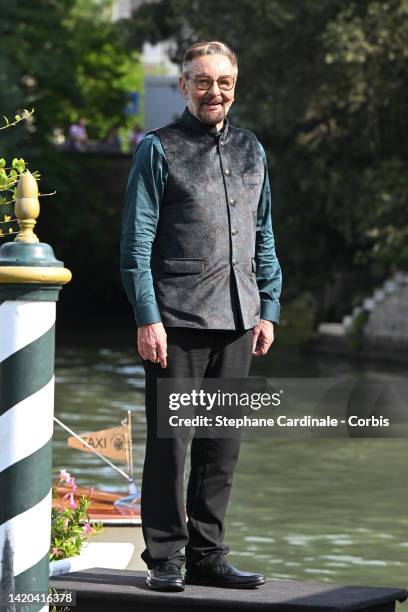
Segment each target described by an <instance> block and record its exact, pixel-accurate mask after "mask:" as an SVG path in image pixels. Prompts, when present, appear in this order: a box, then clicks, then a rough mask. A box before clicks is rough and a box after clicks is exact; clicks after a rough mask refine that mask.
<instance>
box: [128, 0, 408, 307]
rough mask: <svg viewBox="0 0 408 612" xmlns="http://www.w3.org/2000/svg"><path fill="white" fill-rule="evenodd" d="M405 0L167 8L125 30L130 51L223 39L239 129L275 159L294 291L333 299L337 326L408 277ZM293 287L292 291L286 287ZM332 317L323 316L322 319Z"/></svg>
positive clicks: (281, 245) (260, 0)
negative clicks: (232, 68) (399, 274)
mask: <svg viewBox="0 0 408 612" xmlns="http://www.w3.org/2000/svg"><path fill="white" fill-rule="evenodd" d="M407 13H408V2H407V0H389V1H387V2H386V3H382V2H378V1H376V0H359V1H358V2H357V1H350V2H347V3H344V2H342V1H341V0H311V1H308V2H298V1H297V0H237V1H236V2H234V3H231V2H229V1H227V0H217V1H215V0H205V1H204V0H195V1H194V2H193V3H191V2H188V1H187V0H171V1H169V0H162V1H161V2H159V3H154V4H146V5H143V6H142V7H141V8H140V9H139V10H138V11H137V12H136V13H135V14H134V16H133V19H132V20H131V21H130V22H124V23H123V24H122V27H123V30H124V34H125V35H126V39H127V44H128V45H129V47H130V48H138V46H140V44H141V42H142V41H143V40H150V41H151V42H157V41H159V40H172V41H173V59H174V60H176V61H180V60H181V57H182V53H183V50H184V49H185V48H187V46H189V45H190V44H192V43H193V42H196V41H197V40H215V39H219V40H223V41H225V42H227V44H230V46H231V47H232V48H233V49H234V50H235V51H236V53H237V55H238V59H239V79H238V85H237V96H236V99H237V102H236V104H235V105H234V106H233V108H232V113H231V120H232V121H233V120H236V121H238V122H239V124H240V125H242V126H243V127H247V128H249V129H251V130H253V131H254V132H255V133H256V134H257V135H258V137H259V138H260V140H261V142H262V143H263V144H264V146H265V148H266V149H267V154H268V158H269V163H270V172H271V182H272V190H273V198H274V201H273V221H274V224H275V226H276V227H277V228H279V231H278V233H277V248H278V254H279V257H280V259H281V262H282V265H283V270H284V274H285V276H286V278H287V279H290V282H288V285H287V286H286V291H288V292H289V293H290V292H292V293H296V292H298V291H299V289H302V288H308V289H311V290H313V292H315V293H316V295H317V296H320V297H321V296H323V294H326V295H327V289H328V287H329V286H330V285H334V283H335V279H336V278H337V279H338V278H339V277H341V276H342V277H344V278H347V279H348V280H349V281H350V273H357V275H358V279H359V280H358V282H357V284H356V286H355V287H354V288H353V287H352V286H351V285H349V294H348V295H347V299H346V300H345V301H343V302H342V303H341V304H340V306H339V302H338V300H337V297H336V294H335V292H334V293H332V298H331V304H329V303H328V304H327V307H328V308H329V307H330V306H332V311H331V313H329V314H331V315H332V316H336V317H339V316H341V315H342V314H343V313H344V312H346V311H347V310H348V309H349V307H350V301H351V299H352V297H353V295H352V293H353V292H354V297H358V296H359V293H360V291H362V292H364V291H365V290H367V287H368V285H370V284H371V283H374V282H377V281H378V280H379V279H380V278H381V277H382V275H384V274H387V273H390V272H391V271H393V270H394V269H395V268H402V267H405V268H407V267H408V248H407V246H406V245H407V240H406V238H407V233H408V230H407V226H408V207H407V206H406V204H407V193H408V184H407V178H406V172H405V171H404V167H405V165H406V159H407V153H408V150H407V149H408V145H407V142H406V139H404V138H403V134H405V133H406V132H407V127H408V125H407V123H408V116H407V114H406V112H405V108H406V104H407V95H408V94H407V92H408V82H407V81H408V72H407V70H406V60H407V56H408V19H406V17H407ZM288 286H289V288H290V289H288ZM328 308H326V313H325V314H326V316H328Z"/></svg>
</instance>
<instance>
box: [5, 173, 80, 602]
mask: <svg viewBox="0 0 408 612" xmlns="http://www.w3.org/2000/svg"><path fill="white" fill-rule="evenodd" d="M39 212H40V206H39V200H38V187H37V181H36V180H35V178H34V177H33V176H32V174H30V173H29V172H25V173H23V174H22V175H21V177H20V180H19V182H18V185H17V192H16V205H15V213H16V217H17V219H18V223H19V226H20V232H19V233H18V234H17V236H16V238H15V240H14V241H13V242H6V243H4V244H3V245H2V247H1V248H0V594H1V596H2V600H1V602H0V610H5V611H6V612H14V610H16V611H17V610H24V609H25V606H22V605H21V604H18V603H13V600H15V597H14V596H10V594H18V595H20V596H21V594H23V598H22V600H24V599H26V600H27V601H28V600H29V599H30V598H31V595H30V597H29V598H28V599H27V597H26V595H24V594H31V593H33V592H36V593H38V592H43V593H46V592H48V578H49V561H48V559H49V548H50V538H51V499H52V488H51V487H52V475H51V472H52V435H53V416H54V414H53V413H54V342H55V334H54V332H55V310H56V304H55V303H56V301H57V300H58V295H59V291H60V289H61V287H62V285H64V284H65V283H68V282H69V281H70V280H71V272H70V271H69V270H67V269H66V268H64V264H63V262H61V261H58V260H57V259H56V258H55V256H54V252H53V250H52V248H51V247H50V246H49V245H48V244H45V243H42V242H39V240H38V238H37V236H36V235H35V234H34V231H33V228H34V226H35V224H36V219H37V217H38V215H39ZM17 599H18V598H17ZM20 599H21V597H20ZM27 609H29V610H31V611H32V612H37V611H39V610H41V612H42V611H45V610H48V605H46V604H44V603H42V602H41V599H40V601H39V602H38V603H34V605H30V607H29V608H27Z"/></svg>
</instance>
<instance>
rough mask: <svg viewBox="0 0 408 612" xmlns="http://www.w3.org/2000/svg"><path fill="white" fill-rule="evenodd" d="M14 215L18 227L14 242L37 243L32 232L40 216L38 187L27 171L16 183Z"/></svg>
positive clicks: (36, 238)
mask: <svg viewBox="0 0 408 612" xmlns="http://www.w3.org/2000/svg"><path fill="white" fill-rule="evenodd" d="M15 213H16V217H17V219H18V224H19V226H20V231H19V233H18V234H17V236H16V238H15V242H39V239H38V237H37V236H36V235H35V233H34V231H33V229H34V226H35V224H36V223H37V221H36V219H37V217H38V215H39V214H40V202H39V200H38V185H37V181H36V180H35V178H34V177H33V175H32V174H31V172H30V171H29V170H27V171H26V172H23V174H22V175H21V176H20V179H19V181H18V183H17V191H16V205H15Z"/></svg>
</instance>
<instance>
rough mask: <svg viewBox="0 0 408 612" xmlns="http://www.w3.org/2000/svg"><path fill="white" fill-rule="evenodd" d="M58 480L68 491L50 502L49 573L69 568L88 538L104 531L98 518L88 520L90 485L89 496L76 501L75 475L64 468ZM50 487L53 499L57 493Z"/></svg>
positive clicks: (53, 573)
mask: <svg viewBox="0 0 408 612" xmlns="http://www.w3.org/2000/svg"><path fill="white" fill-rule="evenodd" d="M59 482H60V483H61V484H62V483H65V486H68V488H69V491H68V493H66V494H65V495H64V496H63V498H62V501H61V504H60V505H53V507H52V511H51V542H50V553H49V560H50V576H51V575H55V574H57V573H62V572H66V571H70V568H71V566H72V560H73V559H75V560H76V559H78V557H79V556H80V555H81V552H83V550H84V549H85V548H86V546H87V543H88V538H89V537H90V536H93V535H96V534H98V533H100V532H101V531H102V530H103V525H102V523H101V522H100V521H93V522H91V521H90V519H89V514H88V508H89V504H90V503H91V495H92V492H93V488H91V489H90V490H89V494H88V495H82V496H81V498H80V499H79V500H77V501H76V500H75V499H74V493H75V491H76V490H77V488H78V487H77V484H76V483H75V478H74V476H71V474H69V473H68V472H67V471H66V470H61V471H60V473H59ZM52 490H53V498H54V499H56V498H57V497H58V495H57V492H56V487H55V486H54V485H53V488H52ZM65 499H68V500H69V501H68V503H66V502H65V503H64V501H63V500H65ZM62 561H63V562H62ZM61 562H62V563H61Z"/></svg>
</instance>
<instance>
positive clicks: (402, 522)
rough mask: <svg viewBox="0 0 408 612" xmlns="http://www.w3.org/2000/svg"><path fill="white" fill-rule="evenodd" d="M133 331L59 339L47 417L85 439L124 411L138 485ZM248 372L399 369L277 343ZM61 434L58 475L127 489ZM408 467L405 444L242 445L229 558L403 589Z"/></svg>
mask: <svg viewBox="0 0 408 612" xmlns="http://www.w3.org/2000/svg"><path fill="white" fill-rule="evenodd" d="M99 329H101V328H99ZM133 335H134V332H133V330H131V331H130V332H129V331H126V330H122V331H121V332H118V333H110V334H108V333H107V331H101V332H100V333H99V334H98V335H97V337H95V336H94V337H93V338H89V337H88V336H89V334H88V335H87V337H86V338H85V337H84V334H83V333H77V334H76V335H75V334H73V335H70V336H69V335H68V336H66V337H64V338H63V339H62V340H60V341H59V343H58V345H57V352H56V398H55V415H56V416H57V417H58V418H59V419H61V420H62V421H63V422H65V423H66V424H67V425H68V426H70V427H72V428H73V429H74V430H75V431H76V432H78V433H81V432H86V431H95V430H98V429H104V428H108V427H113V426H115V425H118V424H119V423H120V420H121V419H123V418H125V417H126V414H127V410H128V409H131V410H132V416H133V436H134V463H135V475H136V481H137V484H138V485H139V486H140V483H141V474H142V465H143V455H144V440H145V431H146V427H145V420H144V404H143V389H144V371H143V367H142V366H141V364H140V362H139V360H138V356H137V354H136V352H135V351H134V349H133V346H132V345H133V343H134V339H133V337H132V336H133ZM251 374H252V375H259V376H267V377H285V378H290V377H312V376H317V377H338V376H343V375H348V376H350V375H351V376H360V375H362V376H370V377H373V378H378V377H381V378H382V379H385V380H387V379H392V378H393V377H396V376H398V377H401V376H405V375H406V372H405V370H404V369H402V368H400V369H398V368H396V367H387V366H386V365H377V364H373V363H371V364H361V363H360V364H355V363H354V364H353V363H351V362H348V361H346V360H340V359H335V358H328V357H327V356H312V355H307V356H305V355H302V354H301V353H300V352H299V351H298V350H297V349H296V348H295V347H285V346H280V347H279V345H277V346H276V347H275V348H274V349H273V350H272V349H271V351H270V353H269V355H268V356H266V357H264V358H258V359H254V360H253V367H252V370H251ZM67 436H68V434H67V433H66V432H65V431H64V430H61V429H60V427H59V426H58V425H55V435H54V458H53V466H54V468H53V471H54V476H55V475H56V474H57V473H58V471H59V469H61V468H66V469H67V470H68V471H70V472H71V473H72V474H73V475H75V476H76V478H77V482H78V483H79V484H81V485H84V486H90V485H93V486H96V487H100V488H104V489H105V490H109V491H115V492H116V491H119V492H124V493H126V491H127V488H126V483H125V481H124V480H123V479H122V477H121V476H120V475H117V474H116V473H115V472H114V471H113V470H112V469H111V468H110V467H109V466H106V465H105V464H104V463H102V462H101V460H100V459H98V458H97V457H95V456H93V455H90V454H88V453H83V452H80V451H78V450H74V449H70V448H68V447H67V445H66V438H67ZM407 464H408V439H406V438H389V439H379V438H376V439H361V438H358V439H356V438H355V439H339V438H313V439H288V438H279V439H276V438H275V439H274V438H266V437H263V438H257V439H250V440H245V441H244V442H243V443H242V447H241V454H240V460H239V464H238V467H237V469H236V472H235V478H234V486H233V492H232V497H231V500H230V504H229V509H228V515H227V523H226V525H227V530H226V537H225V542H226V543H227V544H228V545H229V546H230V549H231V554H230V559H231V561H232V563H234V564H235V565H237V566H239V567H240V568H241V569H248V570H259V571H263V572H264V573H265V574H266V575H267V576H268V577H270V578H281V579H296V580H303V581H313V582H328V583H330V582H333V583H341V584H356V585H367V586H380V585H381V586H398V587H407V586H408V559H407V556H408V512H407V511H408V486H407V467H406V466H407ZM186 468H187V469H188V465H187V466H186ZM163 502H164V500H163ZM164 503H165V502H164Z"/></svg>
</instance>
